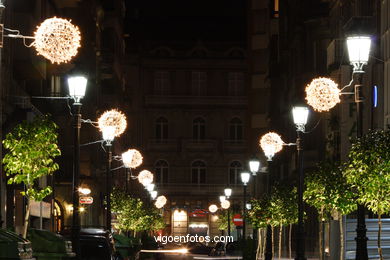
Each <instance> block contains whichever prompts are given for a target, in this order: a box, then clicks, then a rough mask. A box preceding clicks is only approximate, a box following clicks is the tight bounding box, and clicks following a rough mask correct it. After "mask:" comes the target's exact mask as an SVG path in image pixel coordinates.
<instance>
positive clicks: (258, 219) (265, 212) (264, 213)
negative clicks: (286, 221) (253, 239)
mask: <svg viewBox="0 0 390 260" xmlns="http://www.w3.org/2000/svg"><path fill="white" fill-rule="evenodd" d="M250 204H251V209H250V210H248V211H247V218H248V220H249V221H250V222H251V224H252V227H253V228H254V229H258V232H259V233H258V244H257V253H256V259H258V258H259V256H263V255H264V253H265V250H264V249H265V242H266V239H262V237H265V230H266V228H267V225H268V224H270V221H271V214H270V199H269V197H263V198H261V199H259V200H258V199H252V200H251V201H250ZM262 233H263V234H262Z"/></svg>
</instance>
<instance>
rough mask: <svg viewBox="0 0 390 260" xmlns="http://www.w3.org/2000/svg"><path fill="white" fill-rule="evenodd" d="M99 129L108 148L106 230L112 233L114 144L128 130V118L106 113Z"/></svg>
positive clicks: (118, 114) (116, 111)
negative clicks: (112, 164) (116, 138)
mask: <svg viewBox="0 0 390 260" xmlns="http://www.w3.org/2000/svg"><path fill="white" fill-rule="evenodd" d="M98 125H99V129H100V131H101V132H102V135H103V140H104V143H105V146H106V148H107V151H106V152H107V166H106V204H107V205H106V228H107V229H108V230H110V231H111V198H110V196H111V192H112V174H111V163H112V151H111V149H112V142H113V141H114V139H115V137H119V136H120V135H121V134H122V133H123V132H124V131H125V129H126V127H127V122H126V116H125V115H124V114H122V113H121V112H119V111H118V110H116V109H112V110H110V111H106V112H104V113H103V114H102V115H101V116H100V117H99V119H98Z"/></svg>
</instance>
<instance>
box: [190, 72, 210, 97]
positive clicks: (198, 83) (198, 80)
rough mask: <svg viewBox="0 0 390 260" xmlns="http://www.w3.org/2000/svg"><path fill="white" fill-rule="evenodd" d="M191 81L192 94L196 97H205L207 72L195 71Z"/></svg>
mask: <svg viewBox="0 0 390 260" xmlns="http://www.w3.org/2000/svg"><path fill="white" fill-rule="evenodd" d="M191 80H192V82H191V93H192V94H193V95H196V96H202V95H205V94H206V84H207V74H206V72H199V71H193V72H192V75H191Z"/></svg>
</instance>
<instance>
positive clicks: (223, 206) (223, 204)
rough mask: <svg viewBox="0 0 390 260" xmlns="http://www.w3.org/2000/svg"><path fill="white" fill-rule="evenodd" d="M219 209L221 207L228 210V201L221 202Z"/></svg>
mask: <svg viewBox="0 0 390 260" xmlns="http://www.w3.org/2000/svg"><path fill="white" fill-rule="evenodd" d="M221 207H222V208H223V209H228V208H230V201H228V200H224V201H222V202H221Z"/></svg>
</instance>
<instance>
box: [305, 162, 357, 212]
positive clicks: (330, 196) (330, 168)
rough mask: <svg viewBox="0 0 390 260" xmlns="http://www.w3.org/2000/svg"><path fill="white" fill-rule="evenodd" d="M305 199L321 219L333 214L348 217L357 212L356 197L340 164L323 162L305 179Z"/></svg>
mask: <svg viewBox="0 0 390 260" xmlns="http://www.w3.org/2000/svg"><path fill="white" fill-rule="evenodd" d="M305 186H306V189H305V191H304V194H303V198H304V200H305V202H306V203H307V204H309V205H310V206H313V207H314V208H316V209H317V211H318V213H319V216H320V218H321V219H327V218H329V217H330V216H331V214H332V213H335V212H337V213H340V214H341V215H347V214H349V213H351V212H352V211H354V210H356V207H357V205H356V196H355V194H354V192H353V190H352V188H351V185H349V184H348V183H347V181H346V178H345V176H344V175H343V173H342V171H341V169H340V167H339V165H338V164H336V163H333V162H326V161H325V162H322V163H321V164H319V165H318V166H317V168H316V170H314V171H312V172H311V173H310V174H309V175H308V176H306V178H305Z"/></svg>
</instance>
